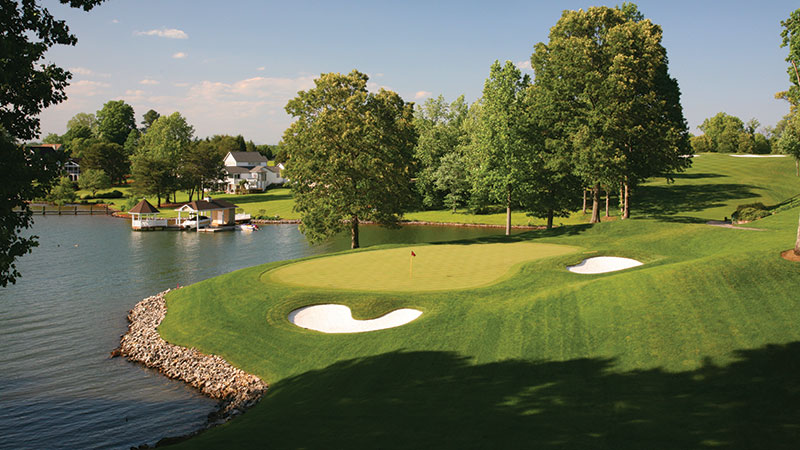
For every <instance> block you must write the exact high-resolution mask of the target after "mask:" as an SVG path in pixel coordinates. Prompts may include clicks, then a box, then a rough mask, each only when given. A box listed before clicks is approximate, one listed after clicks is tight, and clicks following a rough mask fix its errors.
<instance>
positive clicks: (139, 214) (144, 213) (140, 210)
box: [128, 199, 167, 231]
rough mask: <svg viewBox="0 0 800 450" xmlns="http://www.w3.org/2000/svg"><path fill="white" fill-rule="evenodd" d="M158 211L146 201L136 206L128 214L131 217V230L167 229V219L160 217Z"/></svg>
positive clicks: (143, 200)
mask: <svg viewBox="0 0 800 450" xmlns="http://www.w3.org/2000/svg"><path fill="white" fill-rule="evenodd" d="M158 213H159V211H158V209H156V207H155V206H153V205H151V204H150V202H148V201H147V200H146V199H142V201H140V202H139V203H137V204H136V206H134V207H133V208H131V210H130V211H128V214H130V215H131V228H133V229H134V230H139V231H142V230H157V229H164V228H166V227H167V219H161V218H159V217H158Z"/></svg>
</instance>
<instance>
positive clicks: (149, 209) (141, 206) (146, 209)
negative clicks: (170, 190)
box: [128, 199, 159, 214]
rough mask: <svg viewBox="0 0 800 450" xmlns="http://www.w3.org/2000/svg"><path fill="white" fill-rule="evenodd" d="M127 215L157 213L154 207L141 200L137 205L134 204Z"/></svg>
mask: <svg viewBox="0 0 800 450" xmlns="http://www.w3.org/2000/svg"><path fill="white" fill-rule="evenodd" d="M128 212H129V213H134V214H155V213H157V212H159V211H158V209H156V207H155V206H153V205H151V204H150V202H148V201H147V200H146V199H142V201H140V202H139V203H137V204H136V206H134V207H133V208H131V209H130V211H128Z"/></svg>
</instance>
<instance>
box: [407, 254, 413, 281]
mask: <svg viewBox="0 0 800 450" xmlns="http://www.w3.org/2000/svg"><path fill="white" fill-rule="evenodd" d="M409 258H410V259H409V260H408V278H413V276H414V255H411V256H409Z"/></svg>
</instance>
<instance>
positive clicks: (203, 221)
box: [181, 216, 211, 230]
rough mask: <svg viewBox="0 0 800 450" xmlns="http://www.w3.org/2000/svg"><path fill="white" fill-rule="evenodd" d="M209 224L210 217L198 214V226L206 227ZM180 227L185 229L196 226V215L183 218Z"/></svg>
mask: <svg viewBox="0 0 800 450" xmlns="http://www.w3.org/2000/svg"><path fill="white" fill-rule="evenodd" d="M209 225H211V219H210V218H209V217H207V216H200V228H205V227H207V226H209ZM181 228H183V229H185V230H187V229H192V228H197V218H196V216H195V217H192V218H191V219H188V220H184V221H183V222H182V223H181Z"/></svg>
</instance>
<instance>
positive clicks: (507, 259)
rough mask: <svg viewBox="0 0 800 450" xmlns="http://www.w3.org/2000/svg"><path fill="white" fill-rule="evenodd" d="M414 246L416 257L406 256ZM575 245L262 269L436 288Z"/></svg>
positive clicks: (471, 283) (454, 247) (467, 249)
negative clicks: (413, 254) (412, 253)
mask: <svg viewBox="0 0 800 450" xmlns="http://www.w3.org/2000/svg"><path fill="white" fill-rule="evenodd" d="M412 251H414V253H415V254H416V256H412V255H411V252H412ZM576 251H578V249H577V248H575V247H569V246H559V245H552V244H535V243H531V242H512V243H503V244H498V243H495V244H491V243H487V244H479V245H478V244H475V245H463V244H450V245H423V246H421V247H412V248H411V249H409V248H394V249H386V250H375V251H370V252H357V253H346V254H342V255H337V256H331V257H329V258H318V259H312V260H309V261H302V262H298V263H295V264H289V265H286V266H283V267H280V268H278V269H276V270H273V271H270V272H267V273H266V274H264V276H263V277H262V278H263V279H264V281H265V282H267V283H268V284H269V283H270V282H279V283H284V284H289V285H294V286H308V287H315V288H323V289H352V290H365V291H405V292H407V291H437V290H453V289H465V288H474V287H478V286H481V285H484V284H489V283H492V282H496V281H497V280H498V279H499V278H500V277H502V276H504V275H507V274H509V272H511V270H510V269H511V268H512V267H513V266H516V265H517V264H519V263H521V262H527V261H533V260H536V259H540V258H547V257H551V256H560V255H565V254H569V253H575V252H576Z"/></svg>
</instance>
